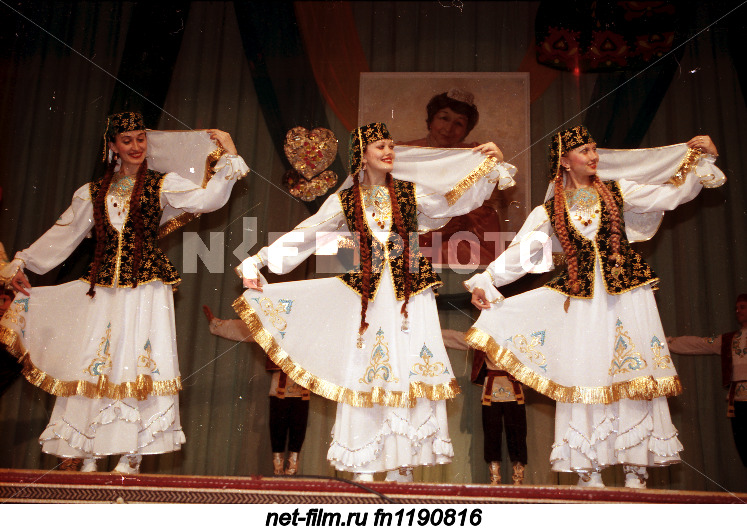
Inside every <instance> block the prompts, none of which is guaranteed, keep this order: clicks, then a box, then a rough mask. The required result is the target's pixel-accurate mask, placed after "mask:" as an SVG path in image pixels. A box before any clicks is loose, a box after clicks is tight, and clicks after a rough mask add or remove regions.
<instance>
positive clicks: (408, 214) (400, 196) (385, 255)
mask: <svg viewBox="0 0 747 528" xmlns="http://www.w3.org/2000/svg"><path fill="white" fill-rule="evenodd" d="M353 190H354V188H353V187H350V188H348V189H345V190H343V191H340V193H339V198H340V203H341V205H342V210H343V212H344V213H345V220H346V221H347V224H348V229H349V230H350V232H351V233H355V232H356V228H355V196H354V195H353ZM394 194H395V196H394V197H390V199H396V200H397V203H398V204H399V210H400V214H401V216H402V222H403V223H404V228H405V230H406V231H407V232H408V233H409V234H410V241H409V243H410V266H409V273H410V277H411V282H410V284H411V286H410V288H411V289H410V296H411V297H412V296H413V295H416V294H418V293H420V292H421V291H423V290H425V289H427V288H431V287H434V286H436V287H437V286H441V285H443V283H442V282H441V279H440V278H439V276H438V275H437V274H436V273H435V272H434V271H433V266H431V263H430V261H429V260H428V259H426V258H425V257H424V256H423V255H422V254H421V253H420V246H419V245H418V221H417V204H416V203H415V185H414V184H413V183H411V182H404V181H400V180H394ZM364 225H365V232H364V233H361V236H360V241H359V238H358V237H356V236H354V237H353V240H354V241H355V245H356V252H357V254H358V261H359V262H361V259H360V246H359V244H360V243H363V244H367V245H368V247H370V248H371V289H370V293H369V298H370V299H373V298H374V297H375V296H376V291H377V290H378V288H379V283H380V282H381V275H382V273H383V272H384V266H385V265H386V263H387V262H389V265H390V267H391V270H392V276H393V278H394V292H395V294H396V296H397V300H400V301H402V300H404V298H405V280H404V279H405V257H404V241H403V240H400V237H399V235H398V234H397V228H396V226H395V225H394V221H393V220H392V225H391V227H390V229H389V238H388V239H387V242H386V246H384V244H382V243H381V242H379V240H378V239H377V238H376V237H375V236H374V234H373V233H372V232H371V229H370V228H369V227H368V223H367V222H365V221H364ZM338 278H339V279H340V280H342V281H343V282H344V283H345V284H347V285H348V286H349V287H350V288H352V289H353V290H355V291H356V292H357V293H358V295H363V272H362V270H361V268H360V266H359V267H358V268H356V269H354V270H352V271H349V272H347V273H345V274H344V275H340V276H339V277H338Z"/></svg>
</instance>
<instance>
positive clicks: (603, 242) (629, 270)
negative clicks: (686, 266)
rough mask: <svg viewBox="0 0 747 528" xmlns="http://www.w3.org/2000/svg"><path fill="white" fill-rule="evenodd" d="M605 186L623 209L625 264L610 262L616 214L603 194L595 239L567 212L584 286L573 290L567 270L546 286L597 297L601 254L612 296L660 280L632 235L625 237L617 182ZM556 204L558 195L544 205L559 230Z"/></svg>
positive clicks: (581, 284)
mask: <svg viewBox="0 0 747 528" xmlns="http://www.w3.org/2000/svg"><path fill="white" fill-rule="evenodd" d="M604 185H605V186H606V187H607V188H608V189H609V190H610V192H611V193H612V196H613V198H614V199H615V203H617V209H618V210H619V211H620V231H621V235H620V256H622V258H623V261H622V265H621V266H620V267H619V268H615V267H614V266H613V264H612V263H611V262H610V261H609V255H611V254H612V244H611V235H612V229H611V227H612V217H611V215H610V213H609V211H608V210H607V207H606V206H605V205H604V200H602V197H601V196H600V197H599V202H600V208H601V217H600V219H599V229H598V230H597V234H596V236H595V237H594V240H589V239H588V238H586V237H584V236H583V235H582V234H581V233H579V232H578V230H577V229H576V228H575V227H574V226H573V224H572V223H571V221H570V219H569V215H568V211H566V215H565V228H566V230H567V231H568V238H569V239H570V241H571V244H572V245H573V247H574V248H576V258H577V260H578V281H579V283H580V286H581V289H580V290H579V292H578V293H577V294H572V293H571V283H570V280H569V279H568V272H567V270H566V271H564V272H563V273H561V274H560V275H559V276H557V277H556V278H554V279H553V280H551V281H550V282H548V283H547V284H546V285H545V286H547V287H548V288H551V289H553V290H556V291H559V292H561V293H563V294H565V295H568V296H570V297H577V298H582V299H590V298H592V297H593V296H594V265H595V263H596V259H597V255H599V263H600V265H601V267H602V279H603V280H604V288H605V290H606V291H607V293H609V294H610V295H619V294H621V293H625V292H627V291H630V290H632V289H634V288H638V287H640V286H643V285H645V284H650V283H655V282H658V280H659V279H658V278H657V277H656V275H655V274H654V272H653V271H652V270H651V268H650V267H649V266H648V264H646V262H645V261H644V260H643V258H642V257H641V256H640V255H639V254H638V253H636V252H635V251H634V250H633V248H632V247H631V246H630V242H629V241H628V238H627V237H626V236H625V219H624V218H623V215H622V212H623V199H622V194H621V193H620V188H619V186H618V185H617V182H610V181H606V182H604ZM554 206H555V198H551V199H550V200H548V201H547V202H545V204H544V207H545V211H547V216H549V217H550V222H551V225H552V227H553V230H555V232H557V229H556V225H555V214H554Z"/></svg>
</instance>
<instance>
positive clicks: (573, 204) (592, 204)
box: [565, 187, 601, 226]
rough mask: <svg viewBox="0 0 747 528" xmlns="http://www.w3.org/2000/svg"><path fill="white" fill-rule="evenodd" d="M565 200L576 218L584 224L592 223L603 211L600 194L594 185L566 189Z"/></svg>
mask: <svg viewBox="0 0 747 528" xmlns="http://www.w3.org/2000/svg"><path fill="white" fill-rule="evenodd" d="M565 201H566V203H567V204H568V211H570V212H571V214H572V215H573V218H574V220H577V221H578V222H580V223H581V224H582V225H584V226H588V225H589V224H591V222H592V220H593V219H594V218H596V217H597V216H598V215H599V214H600V213H601V208H600V203H599V194H598V193H597V191H596V189H594V188H593V187H580V188H578V189H572V190H568V191H565Z"/></svg>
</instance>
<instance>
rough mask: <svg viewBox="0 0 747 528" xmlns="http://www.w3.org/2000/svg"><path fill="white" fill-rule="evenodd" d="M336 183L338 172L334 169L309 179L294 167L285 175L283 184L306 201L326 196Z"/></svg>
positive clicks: (297, 196) (294, 194)
mask: <svg viewBox="0 0 747 528" xmlns="http://www.w3.org/2000/svg"><path fill="white" fill-rule="evenodd" d="M336 184H337V174H335V173H334V172H332V171H324V172H323V173H321V174H320V175H318V176H314V177H313V178H311V180H307V179H306V178H304V177H303V176H301V174H299V173H298V172H297V171H295V170H293V169H291V170H289V171H287V172H286V173H285V175H283V185H285V188H286V189H288V192H290V193H291V195H292V196H295V197H296V198H300V199H301V200H303V201H305V202H310V201H312V200H313V199H314V198H316V197H317V196H324V195H325V194H327V191H329V190H330V189H331V188H332V187H334V186H335V185H336Z"/></svg>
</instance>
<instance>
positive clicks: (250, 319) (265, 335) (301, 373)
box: [233, 296, 461, 407]
mask: <svg viewBox="0 0 747 528" xmlns="http://www.w3.org/2000/svg"><path fill="white" fill-rule="evenodd" d="M233 309H234V310H235V311H236V313H237V314H238V315H239V317H241V319H242V320H243V321H244V323H246V325H247V326H248V327H249V333H250V334H251V335H252V337H253V338H254V340H255V341H256V342H257V343H258V344H259V346H261V347H262V348H263V349H264V351H265V353H266V354H267V355H268V356H269V358H270V359H271V360H272V361H273V362H274V363H275V364H276V365H277V366H279V367H280V369H281V370H282V371H283V372H285V373H286V374H287V375H288V377H289V378H290V379H292V380H293V381H295V382H296V383H297V384H299V385H301V386H302V387H305V388H307V389H309V390H310V391H311V392H313V393H314V394H318V395H319V396H321V397H323V398H327V399H328V400H334V401H336V402H339V403H346V404H348V405H352V406H353V407H373V406H374V404H379V405H384V406H386V407H414V406H415V403H416V399H417V398H427V399H429V400H448V399H451V398H454V397H456V395H457V394H459V393H460V392H461V389H460V388H459V383H458V382H457V380H456V379H455V378H452V379H451V380H450V381H449V383H442V384H440V385H430V384H427V383H423V382H421V381H419V382H413V383H410V390H408V391H407V392H403V391H389V390H386V389H382V388H381V387H373V388H372V389H371V391H367V392H363V391H354V390H351V389H348V388H345V387H341V386H340V385H336V384H334V383H331V382H329V381H326V380H323V379H321V378H319V377H317V376H315V375H313V374H311V373H310V372H308V371H307V370H306V369H304V368H303V367H301V365H299V364H297V363H295V362H294V361H293V360H292V359H291V358H290V357H288V353H287V352H286V351H285V350H283V349H282V347H281V346H280V345H279V344H278V343H277V341H275V338H274V337H273V336H272V334H270V332H268V331H267V330H266V329H265V328H264V326H263V325H262V321H260V319H259V317H258V316H257V314H256V312H255V311H254V310H253V309H252V308H251V307H250V306H249V303H248V302H247V300H246V299H245V298H244V297H243V296H242V297H239V298H238V299H236V300H235V301H234V303H233Z"/></svg>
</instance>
